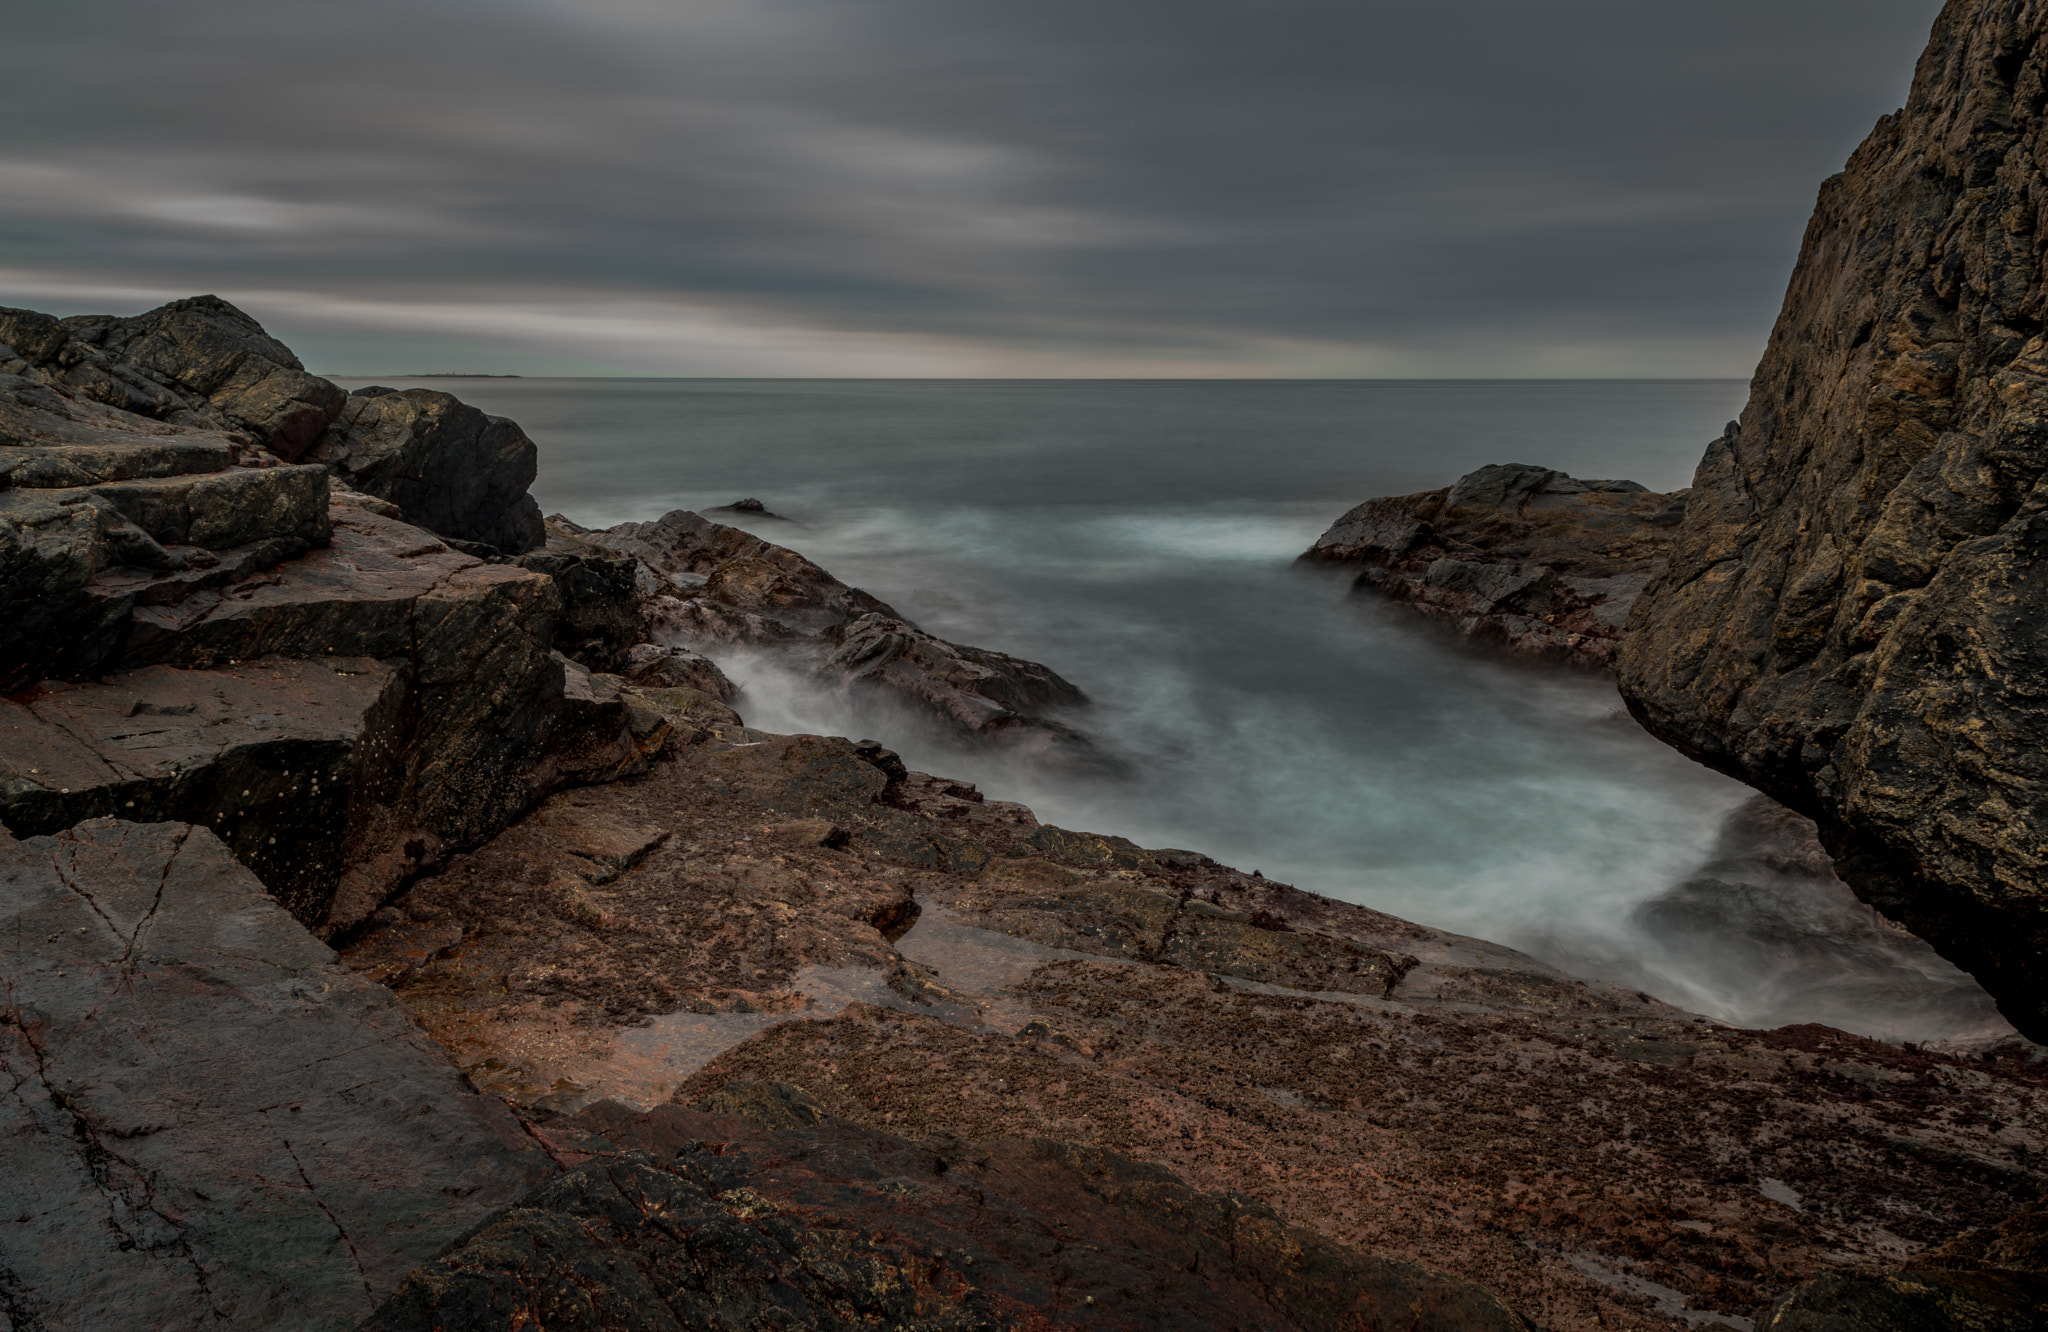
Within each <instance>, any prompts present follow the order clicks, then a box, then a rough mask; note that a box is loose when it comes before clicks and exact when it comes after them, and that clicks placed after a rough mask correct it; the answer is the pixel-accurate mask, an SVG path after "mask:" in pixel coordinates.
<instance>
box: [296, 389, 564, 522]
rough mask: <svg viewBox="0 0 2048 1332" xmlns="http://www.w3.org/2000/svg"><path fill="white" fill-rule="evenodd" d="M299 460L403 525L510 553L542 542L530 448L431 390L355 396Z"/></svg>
mask: <svg viewBox="0 0 2048 1332" xmlns="http://www.w3.org/2000/svg"><path fill="white" fill-rule="evenodd" d="M304 456H305V457H306V458H307V459H308V460H310V461H314V462H319V463H322V464H324V465H325V466H326V467H327V468H328V469H329V470H330V471H332V472H333V473H334V474H335V476H336V477H338V478H340V479H341V480H342V481H343V482H345V483H346V484H347V485H348V486H349V487H350V488H352V489H355V490H359V491H362V492H363V493H364V494H366V495H374V496H376V497H377V498H379V499H383V500H389V501H390V502H391V503H393V504H396V505H397V506H398V509H399V512H400V513H401V514H403V515H404V516H405V520H406V521H407V522H409V523H412V524H414V525H415V526H418V527H424V528H426V529H427V530H428V531H430V532H435V533H438V534H439V535H441V536H444V537H452V538H454V539H456V540H458V541H473V542H476V543H478V544H481V545H486V546H492V547H495V548H496V549H499V550H502V551H506V552H508V553H510V554H514V555H518V554H523V553H525V552H526V551H530V550H534V549H536V548H537V547H540V546H542V545H543V544H545V543H546V540H547V532H546V531H545V529H544V528H543V526H542V523H541V516H540V506H539V505H537V504H536V503H535V502H534V500H533V497H532V496H531V495H528V494H527V493H526V488H527V487H528V486H530V485H532V484H533V478H534V472H535V468H536V467H537V458H538V450H536V449H535V447H534V443H533V441H532V440H530V439H528V438H527V437H526V432H525V431H523V430H521V429H520V428H519V425H518V423H517V422H514V421H511V420H508V419H506V418H505V417H502V416H487V415H485V414H484V413H483V412H481V411H478V410H477V409H476V408H474V407H471V406H470V405H469V404H467V403H465V402H463V401H462V400H461V399H460V398H457V397H455V396H454V395H453V394H449V393H442V392H439V391H437V390H434V389H405V390H403V391H400V390H398V389H388V388H378V387H373V388H361V389H357V390H356V391H355V392H353V393H351V394H349V395H348V400H347V402H346V403H345V404H343V406H342V407H341V409H340V411H339V412H338V413H337V414H336V415H335V417H334V418H333V421H332V423H331V424H329V425H328V426H327V428H326V430H325V432H324V433H323V434H322V435H321V436H320V438H319V439H318V440H317V441H315V442H313V443H312V444H311V445H310V446H309V447H308V448H307V449H306V450H305V454H304Z"/></svg>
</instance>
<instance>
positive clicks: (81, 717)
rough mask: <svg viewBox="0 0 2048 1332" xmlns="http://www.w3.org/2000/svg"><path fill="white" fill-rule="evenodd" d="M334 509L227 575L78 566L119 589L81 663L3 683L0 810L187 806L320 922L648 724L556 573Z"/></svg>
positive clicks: (8, 816)
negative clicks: (254, 565) (88, 661)
mask: <svg viewBox="0 0 2048 1332" xmlns="http://www.w3.org/2000/svg"><path fill="white" fill-rule="evenodd" d="M273 470H274V471H276V472H291V471H296V470H298V469H291V468H277V469H273ZM269 474H271V473H270V472H258V473H254V475H259V476H260V475H269ZM321 479H322V481H323V482H324V479H325V478H324V476H322V477H321ZM0 493H5V492H0ZM330 523H331V530H332V533H333V536H332V540H331V542H330V544H329V545H328V546H327V547H326V548H324V549H320V550H315V551H311V552H309V553H307V554H305V555H303V556H301V557H299V558H297V559H293V560H289V561H285V562H283V563H280V564H278V565H276V566H274V567H273V568H271V569H270V570H268V571H267V572H264V573H261V574H260V575H257V576H254V577H248V578H245V579H243V580H242V581H240V582H237V583H231V584H226V585H221V584H220V583H219V582H218V581H217V580H214V579H213V575H215V574H217V573H218V572H219V569H218V567H217V568H216V569H215V570H208V571H204V573H205V575H206V576H205V577H198V576H188V575H184V574H165V575H159V576H155V577H154V578H153V579H151V580H146V581H143V582H141V584H140V585H141V586H142V589H143V591H142V592H141V593H137V592H136V591H135V586H136V585H137V583H138V580H136V579H134V578H131V577H128V576H126V575H120V576H110V577H109V578H105V579H102V580H100V581H99V582H96V583H94V584H92V585H90V586H89V588H88V589H87V591H88V592H89V593H91V594H93V595H97V596H101V597H103V598H104V599H105V600H106V601H108V602H110V603H112V604H116V605H118V606H120V607H122V608H124V609H125V610H126V611H127V617H126V618H127V623H126V624H125V626H123V632H122V633H121V634H120V635H118V636H112V637H111V639H110V641H118V643H119V644H120V646H119V648H118V650H116V651H113V652H109V653H107V654H104V655H102V656H101V657H100V658H99V659H98V660H97V662H96V663H95V664H97V665H99V666H100V667H101V668H102V669H103V670H108V669H109V668H111V669H110V670H109V673H107V674H105V675H104V676H103V678H101V679H100V680H97V681H78V682H71V683H65V682H61V681H45V682H43V683H40V684H37V685H34V686H33V687H30V688H27V689H25V690H23V691H21V692H17V693H16V694H15V695H14V696H13V697H12V698H8V699H4V700H0V717H4V719H5V720H4V721H0V821H4V822H6V823H7V824H8V825H9V826H10V827H13V828H14V829H15V831H17V832H24V831H33V832H48V831H53V830H55V829H57V828H61V827H66V826H68V825H69V824H70V823H71V822H74V821H76V820H78V819H81V818H86V817H90V816H92V815H97V814H109V813H126V812H128V811H130V810H131V809H134V810H144V811H153V817H159V818H180V819H192V820H196V821H201V822H205V823H208V824H210V825H214V826H216V827H219V828H220V829H221V831H222V835H223V836H224V837H225V838H227V839H228V841H229V842H230V844H231V845H232V846H233V847H234V848H235V850H236V852H237V854H238V855H241V856H242V857H243V859H244V862H245V863H247V864H249V865H250V866H251V867H252V868H255V869H256V870H257V871H258V873H259V874H261V875H263V877H264V879H265V882H266V883H269V884H270V885H271V887H272V888H273V890H274V891H276V892H277V893H278V894H279V895H280V898H281V900H283V901H285V903H286V905H287V906H288V907H289V908H290V909H291V910H292V912H293V913H294V914H295V915H297V916H298V918H299V919H300V920H301V921H302V922H304V923H305V924H306V925H308V926H309V927H313V928H317V929H321V930H323V931H332V930H335V929H340V928H344V927H346V926H348V925H350V924H353V923H355V922H356V921H359V920H361V919H362V918H363V917H364V916H365V915H367V914H368V913H369V912H371V911H373V910H375V909H376V907H377V906H378V904H379V903H381V902H382V900H383V899H384V897H385V896H386V895H387V894H388V893H389V892H390V891H391V890H392V889H393V888H395V887H397V886H398V885H399V884H400V883H402V882H404V881H405V880H406V879H407V878H408V877H410V876H411V875H413V874H416V873H418V872H420V871H421V870H422V869H423V868H426V867H429V866H431V865H433V864H436V863H438V861H439V860H440V858H441V857H442V856H444V855H446V854H449V853H451V852H453V851H456V850H459V849H460V848H462V847H464V846H470V845H474V844H476V843H477V842H479V841H481V840H483V839H484V838H486V837H488V836H490V835H491V834H493V833H495V832H497V831H498V830H499V829H500V828H503V827H504V826H506V825H507V824H508V823H510V822H511V821H512V820H514V819H516V818H517V817H518V816H519V815H520V814H521V813H523V812H524V811H525V810H527V809H528V808H530V807H531V806H532V805H533V804H534V803H536V802H537V801H538V800H540V799H541V798H542V797H544V796H545V795H546V794H547V793H548V792H549V791H551V790H553V789H555V788H556V787H558V786H560V785H562V784H563V783H566V782H581V781H593V780H605V779H608V778H610V777H614V776H617V775H620V774H622V773H625V772H631V771H636V770H638V769H639V768H641V767H644V766H645V764H646V762H647V756H648V754H649V753H650V752H651V751H652V750H654V749H657V748H658V747H659V745H660V743H661V742H662V734H661V731H660V727H661V723H660V721H659V718H658V717H655V716H654V715H653V714H652V712H651V710H650V711H649V714H648V716H647V717H646V718H640V719H636V714H635V712H634V709H633V707H632V706H631V705H630V704H629V701H628V700H627V699H626V698H625V697H624V696H623V695H622V694H621V693H620V692H619V690H618V689H617V688H616V687H615V686H613V685H609V684H606V683H604V682H603V680H602V678H594V677H592V676H591V674H590V673H589V672H588V671H586V670H585V669H584V668H582V667H581V666H579V665H577V664H576V663H573V662H571V661H569V660H567V659H566V658H565V657H563V656H562V655H561V654H560V653H558V652H555V651H554V650H553V638H554V625H555V618H556V615H557V614H558V612H559V607H560V594H559V592H558V591H557V590H556V587H555V584H554V582H553V580H551V579H550V578H548V577H546V576H545V575H543V574H539V573H535V572H532V571H529V570H526V569H521V568H518V567H516V566H514V565H511V564H507V563H502V562H500V563H491V562H487V561H485V560H481V559H478V558H476V557H475V556H471V555H465V554H462V553H461V552H459V551H455V550H452V549H450V548H449V547H448V546H447V545H446V544H444V543H443V542H441V541H439V540H438V539H436V538H434V537H433V536H431V535H429V534H427V533H425V532H422V531H420V530H419V529H418V528H416V527H412V526H409V525H407V524H405V523H402V522H399V521H397V520H396V519H392V518H388V517H385V516H384V515H383V514H381V513H378V512H376V511H375V510H374V509H372V508H368V507H364V506H362V505H360V504H355V503H346V502H345V503H338V504H336V505H334V506H333V508H332V509H331V511H330ZM124 579H126V581H123V580H124ZM138 603H140V604H138ZM147 668H157V669H147ZM165 668H170V669H165ZM316 779H318V787H319V789H318V792H317V795H316V793H315V791H314V783H315V780H316ZM245 790H246V792H247V794H237V793H240V792H244V791H245ZM130 801H134V802H135V804H134V805H132V806H131V805H130V804H129V803H128V802H130ZM273 848H274V849H273Z"/></svg>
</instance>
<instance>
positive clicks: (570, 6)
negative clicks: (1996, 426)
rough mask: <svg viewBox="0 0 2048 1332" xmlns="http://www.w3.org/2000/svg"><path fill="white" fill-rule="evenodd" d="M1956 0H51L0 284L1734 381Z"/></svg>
mask: <svg viewBox="0 0 2048 1332" xmlns="http://www.w3.org/2000/svg"><path fill="white" fill-rule="evenodd" d="M1937 8H1938V6H1937V5H1936V4H1935V3H1934V2H1933V0H1775V3H1763V2H1762V0H1726V2H1724V3H1718V4H1714V5H1698V4H1679V3H1662V2H1660V0H1551V2H1545V0H1433V2H1431V3H1403V4H1389V3H1374V2H1372V0H1312V2H1311V0H1299V2H1296V0H1260V2H1257V3H1254V2H1253V0H1234V2H1232V3H1217V2H1213V0H1121V2H1118V0H1086V2H1084V0H861V2H857V3H849V0H734V2H731V3H728V2H726V0H704V2H702V3H689V2H685V0H514V2H509V3H508V0H494V2H491V3H485V2H483V0H409V2H408V3H404V4H398V3H390V2H389V0H353V2H352V3H350V4H349V5H346V6H336V5H317V6H316V5H311V4H280V3H277V0H267V2H266V3H254V2H248V0H182V2H181V3H175V4H173V3H168V2H166V0H114V2H112V3H102V4H97V5H94V6H91V7H85V6H68V7H56V6H50V7H43V8H42V9H41V10H39V11H38V12H35V13H31V14H26V15H21V16H16V17H14V18H12V19H11V20H10V26H11V29H12V31H11V34H10V40H9V43H8V45H7V48H6V51H5V54H4V55H0V69H4V71H5V74H6V78H5V82H4V85H0V105H4V106H5V108H6V113H7V118H8V123H9V125H10V127H11V128H12V129H13V131H14V132H13V133H12V134H10V136H9V140H8V144H7V145H6V146H5V147H0V301H6V302H12V303H23V304H40V305H44V306H61V307H64V308H68V309H81V308H86V307H119V306H121V305H122V304H123V303H124V302H125V303H126V304H127V305H128V306H131V307H132V306H137V305H140V304H142V303H145V302H146V301H148V300H150V299H152V298H154V297H155V296H157V295H159V294H177V293H183V292H187V291H194V290H201V289H206V290H217V291H219V292H221V293H222V294H223V295H226V296H228V297H230V299H235V300H238V301H240V302H242V303H244V304H246V305H247V306H248V307H249V308H250V309H251V310H252V312H254V313H257V314H258V315H259V316H261V317H263V318H265V319H266V321H267V322H269V323H271V324H272V325H273V326H275V327H277V328H279V329H280V330H281V331H284V332H286V333H287V334H288V335H289V336H292V337H293V338H295V340H296V341H297V342H298V343H300V344H302V345H304V346H307V347H310V348H312V349H313V354H312V355H311V356H310V357H309V359H312V360H313V361H315V362H316V363H319V364H324V365H325V367H326V368H328V369H330V370H335V371H342V370H347V369H351V368H363V369H386V370H389V369H402V368H406V364H411V363H413V362H415V361H417V360H418V358H419V357H421V356H428V357H434V356H438V357H440V359H441V360H442V361H443V362H450V358H453V360H454V361H459V362H461V363H463V364H465V365H469V366H478V367H482V368H492V367H510V368H526V369H536V368H546V367H548V366H560V367H563V368H581V369H617V370H625V371H634V370H652V371H672V372H679V373H703V372H723V373H734V372H749V371H753V372H762V373H806V372H811V373H864V372H876V373H921V372H932V373H1086V372H1090V371H1092V370H1103V371H1108V372H1133V373H1143V372H1148V371H1156V372H1163V373H1174V372H1220V373H1231V372H1237V373H1324V374H1350V373H1368V374H1370V373H1477V374H1487V373H1527V372H1536V373H1543V372H1563V373H1579V374H1599V373H1643V372H1652V373H1656V372H1662V373H1703V374H1729V373H1734V374H1741V373H1746V371H1747V364H1746V362H1747V361H1748V359H1749V358H1751V357H1753V355H1754V352H1755V350H1756V349H1757V348H1759V347H1760V346H1761V343H1762V339H1763V336H1764V334H1765V332H1766V331H1767V329H1768V325H1769V321H1770V318H1771V315H1772V314H1773V312H1774V311H1775V309H1776V305H1777V302H1778V298H1779V294H1780V292H1781V291H1782V288H1783V284H1784V280H1785V276H1786V273H1787V270H1788V268H1789V265H1790V262H1791V258H1792V255H1793V253H1794V251H1795V249H1796V246H1797V242H1798V236H1799V232H1800V229H1801V227H1802V226H1803V224H1804V221H1805V217H1806V214H1807V211H1808V210H1809V208H1810V207H1811V203H1812V199H1813V194H1814V189H1815V187H1816V186H1817V185H1818V183H1819V181H1820V180H1821V178H1822V177H1823V176H1825V175H1826V174H1828V173H1829V172H1831V171H1833V170H1835V169H1837V168H1838V167H1839V166H1840V164H1841V162H1842V160H1843V158H1844V157H1845V156H1846V155H1847V153H1848V152H1849V150H1850V149H1851V148H1853V147H1854V145H1855V143H1856V142H1857V141H1858V140H1859V139H1860V138H1861V137H1862V135H1863V134H1864V133H1866V132H1867V131H1868V129H1869V127H1870V124H1871V122H1872V121H1873V120H1874V119H1875V118H1876V116H1877V115H1879V114H1881V113H1882V112H1884V111H1887V110H1890V109H1892V108H1893V107H1895V106H1896V105H1898V104H1899V102H1900V101H1902V100H1903V97H1904V94H1905V90H1906V84H1907V79H1908V77H1909V74H1910V69H1911V61H1912V59H1913V57H1914V55H1916V54H1917V52H1918V50H1919V48H1920V46H1921V44H1922V43H1923V42H1924V40H1925V36H1926V29H1927V27H1928V25H1929V24H1930V23H1931V21H1932V19H1933V17H1934V14H1935V12H1936V10H1937ZM401 349H402V350H401ZM394 358H396V359H394ZM401 361H403V362H405V364H400V362H401ZM451 363H452V362H451Z"/></svg>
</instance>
